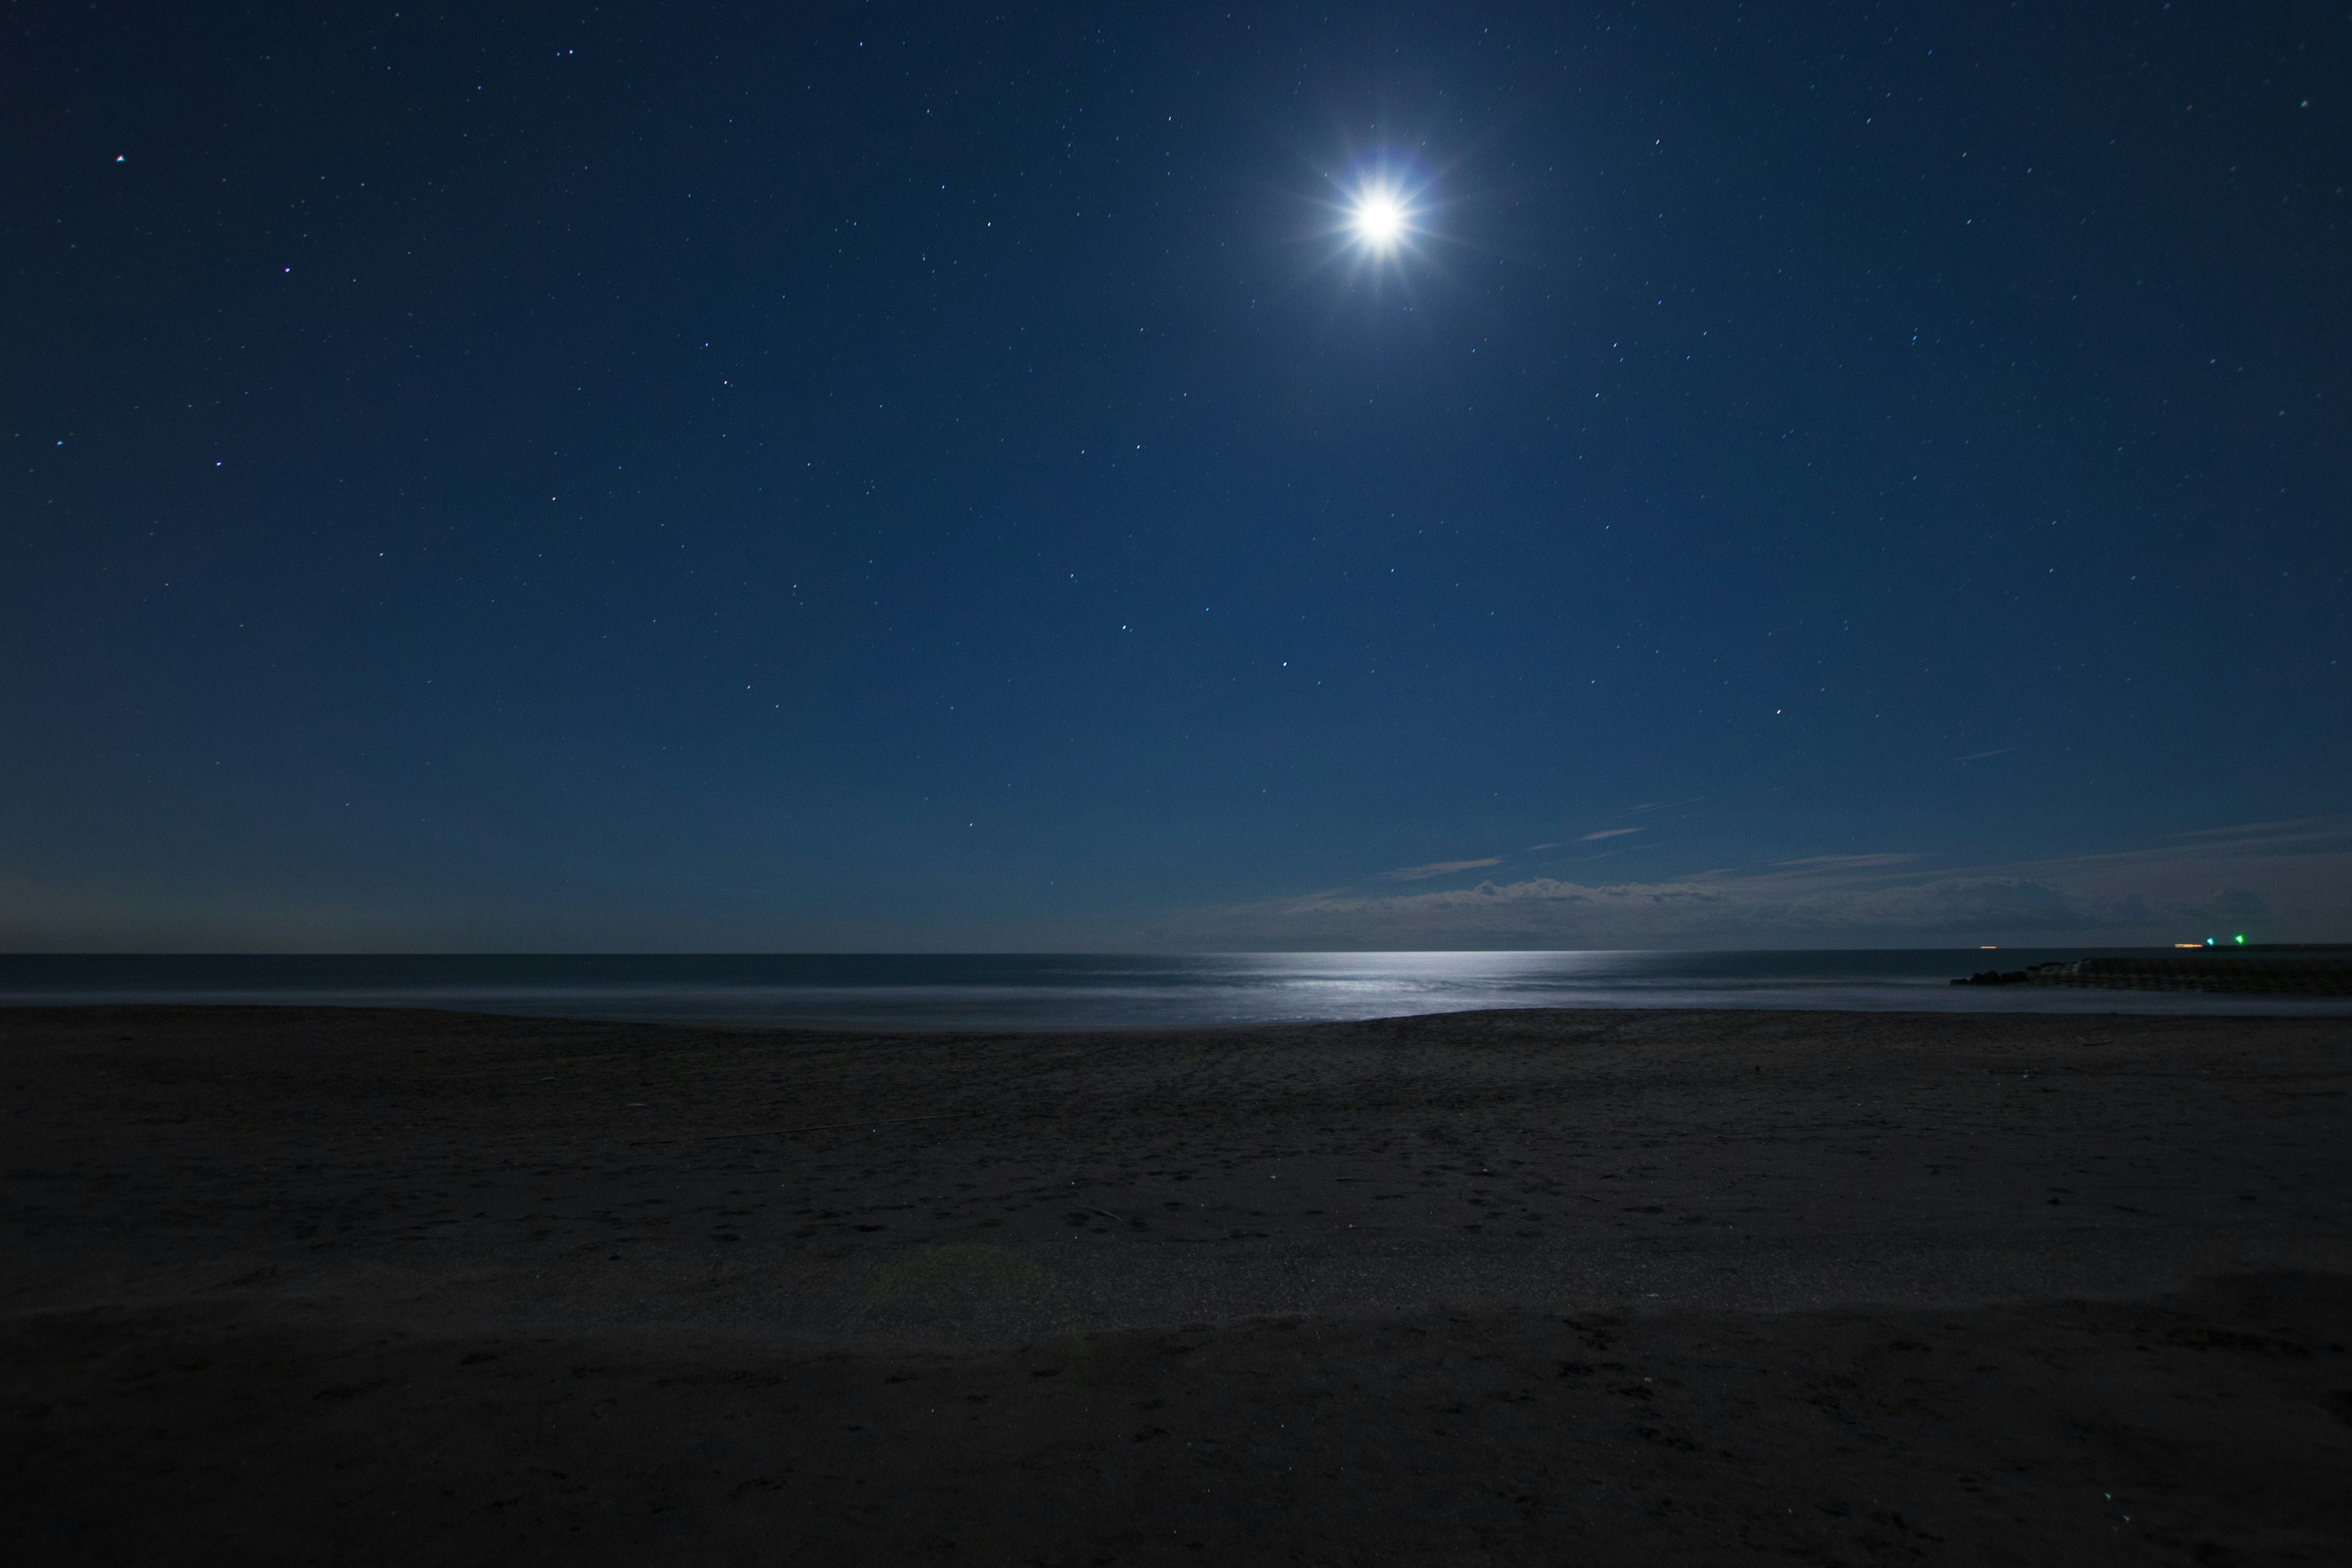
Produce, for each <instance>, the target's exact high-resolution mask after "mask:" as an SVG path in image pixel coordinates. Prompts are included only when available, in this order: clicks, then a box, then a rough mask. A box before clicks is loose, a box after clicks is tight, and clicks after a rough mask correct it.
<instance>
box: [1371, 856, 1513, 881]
mask: <svg viewBox="0 0 2352 1568" xmlns="http://www.w3.org/2000/svg"><path fill="white" fill-rule="evenodd" d="M1502 863H1503V858H1502V857H1501V856H1500V855H1489V856H1487V857H1486V858H1485V859H1484V860H1432V861H1431V862H1430V863H1429V864H1428V865H1426V866H1400V867H1398V868H1396V869H1395V870H1393V871H1383V872H1382V873H1381V879H1383V880H1385V881H1391V882H1418V881H1422V880H1423V879H1427V878H1430V877H1450V876H1452V875H1454V872H1456V871H1475V870H1479V869H1481V868H1485V867H1487V866H1499V865H1501V864H1502Z"/></svg>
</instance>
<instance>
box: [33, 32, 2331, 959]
mask: <svg viewBox="0 0 2352 1568" xmlns="http://www.w3.org/2000/svg"><path fill="white" fill-rule="evenodd" d="M948 9H949V8H944V7H929V8H918V7H905V6H898V7H892V6H883V5H856V6H839V7H834V8H830V9H827V8H824V7H814V6H803V7H774V6H761V5H739V6H704V5H664V6H658V7H656V6H643V7H637V6H619V7H605V8H601V9H591V8H586V7H580V6H572V7H566V8H554V7H529V6H516V7H501V8H499V11H498V14H496V15H478V14H476V13H474V12H472V11H459V12H455V13H443V12H439V11H436V10H434V9H431V8H413V7H409V6H405V5H404V6H403V7H401V8H400V9H398V10H394V9H390V8H383V7H361V8H357V9H353V8H350V7H332V8H316V9H309V10H305V9H277V10H271V9H268V8H255V9H253V10H251V11H248V12H245V13H241V14H230V13H227V12H224V11H221V10H219V9H217V8H205V7H198V8H186V7H183V8H178V9H176V10H174V9H171V8H166V7H157V6H150V7H123V6H112V5H98V6H94V7H88V8H80V7H68V6H62V5H59V6H45V5H20V6H16V7H13V8H12V9H11V10H10V12H9V14H8V17H7V22H8V25H9V26H10V28H11V30H12V32H13V35H14V36H13V37H12V38H11V40H10V43H9V46H8V48H7V50H6V51H5V63H0V72H4V73H5V86H6V91H5V95H0V114H5V122H6V126H7V139H8V144H9V145H10V146H11V148H12V149H15V150H16V152H15V153H14V154H13V155H12V156H11V158H10V159H9V160H8V161H7V163H6V165H5V169H0V192H5V199H0V219H4V220H5V237H6V244H5V255H6V268H7V278H8V286H7V289H6V295H7V299H6V303H5V307H0V322H4V323H5V325H0V331H5V338H0V363H5V378H0V395H5V410H0V418H5V423H0V436H5V438H6V440H7V442H8V446H7V454H8V456H9V458H10V461H9V462H8V463H7V465H6V468H5V478H0V529H5V546H6V553H5V563H6V564H5V572H0V661H5V662H4V663H0V722H5V735H6V736H7V738H8V743H7V744H6V745H5V747H0V803H5V812H0V942H6V943H7V944H8V945H13V946H16V947H20V948H26V947H29V948H49V947H89V946H97V947H108V946H127V947H163V948H176V949H204V948H212V947H231V948H235V947H263V948H301V947H356V948H371V947H406V948H419V947H421V948H428V949H430V948H466V947H491V948H527V949H537V948H566V947H589V948H631V949H660V948H753V949H757V948H844V947H848V948H859V947H896V946H914V947H923V946H956V947H992V946H1008V945H1009V946H1023V945H1046V946H1066V947H1076V946H1104V945H1109V946H1136V945H1160V944H1174V945H1208V946H1225V945H1249V946H1276V947H1280V946H1286V945H1341V946H1346V945H1375V946H1380V945H1424V944H1426V945H1460V944H1467V945H1480V944H1485V943H1490V942H1491V943H1497V944H1501V945H1515V946H1517V945H1537V946H1550V945H1651V944H1662V945H1679V944H1685V943H1702V944H1722V943H1729V944H1735V945H1756V946H1769V945H1796V944H1815V943H1823V942H1827V943H1832V944H1837V945H1861V944H1865V943H1872V942H1898V943H1908V942H1918V941H1929V940H1934V941H1945V940H1949V941H1963V942H1974V941H1979V940H1982V941H2018V940H2025V939H2026V938H2028V937H2030V936H2034V935H2037V934H2039V935H2044V936H2050V935H2058V936H2064V937H2066V938H2067V939H2069V940H2074V939H2076V938H2084V939H2087V938H2089V937H2092V936H2098V937H2104V938H2107V939H2113V940H2120V939H2123V938H2126V937H2129V938H2132V939H2135V940H2172V939H2173V938H2174V937H2176V936H2193V935H2199V934H2202V933H2201V930H2198V929H2190V928H2191V927H2192V926H2193V925H2194V923H2195V922H2196V921H2202V920H2209V919H2210V920H2231V921H2244V922H2252V926H2253V928H2254V929H2256V930H2258V931H2260V932H2261V933H2262V934H2264V935H2270V936H2274V937H2281V938H2292V937H2302V938H2311V937H2324V936H2339V935H2341V934H2342V930H2343V927H2344V925H2345V924H2346V923H2347V917H2352V892H2347V885H2352V878H2347V869H2352V854H2347V847H2352V835H2347V820H2352V818H2347V806H2348V805H2352V803H2347V785H2346V780H2347V773H2352V726H2347V704H2346V693H2347V686H2346V678H2347V668H2346V660H2347V658H2352V647H2347V642H2348V641H2352V638H2347V626H2352V618H2347V612H2346V608H2345V605H2346V603H2347V579H2352V545H2347V508H2346V502H2345V497H2346V495H2347V493H2352V475H2347V451H2352V446H2347V437H2352V430H2348V429H2347V421H2346V417H2345V411H2346V407H2347V399H2352V385H2348V384H2347V382H2352V375H2347V363H2352V357H2347V342H2352V332H2347V328H2352V268H2347V262H2352V244H2347V240H2352V205H2347V195H2346V191H2345V187H2346V185H2347V184H2352V157H2347V153H2352V134H2348V133H2347V132H2352V126H2347V113H2346V110H2347V105H2346V100H2345V99H2344V97H2343V94H2344V84H2345V83H2347V81H2352V20H2347V16H2346V15H2345V14H2344V13H2343V11H2342V10H2341V8H2340V7H2314V6H2294V5H2248V4H2232V5H2172V6H2166V5H2162V4H2161V3H2158V4H2154V5H2088V6H2066V7H2046V6H2045V7H2032V8H2024V7H2013V6H2007V5H1999V6H1996V5H1985V6H1977V7H1968V8H1960V9H1958V10H1955V11H1953V12H1951V13H1950V14H1946V15H1938V16H1926V15H1921V14H1918V13H1916V12H1915V11H1914V9H1913V8H1909V7H1901V6H1887V7H1880V6H1868V5H1790V6H1775V5H1744V6H1743V5H1729V4H1716V5H1684V6H1657V7H1647V6H1636V5H1622V6H1607V7H1602V8H1600V9H1581V10H1570V9H1559V8H1554V7H1549V6H1541V7H1537V6H1529V7H1523V8H1510V7H1488V8H1486V9H1479V8H1476V7H1472V8H1466V9H1465V8H1459V7H1450V6H1427V7H1420V8H1407V7H1390V8H1375V7H1333V8H1329V9H1330V15H1329V16H1328V18H1327V17H1326V16H1324V14H1323V12H1322V11H1321V10H1319V9H1315V8H1308V9H1297V8H1272V9H1264V8H1248V7H1241V8H1235V9H1234V10H1233V11H1231V12H1230V14H1228V13H1226V12H1224V11H1223V10H1218V9H1214V8H1209V9H1202V8H1192V7H1184V8H1171V9H1169V10H1166V11H1164V12H1150V11H1146V10H1143V9H1140V8H1134V7H1124V6H1122V7H1099V8H1096V9H1094V10H1091V11H1089V10H1085V9H1066V10H1037V11H1023V12H1017V13H1011V14H1007V15H1004V16H980V15H977V14H973V15H968V16H951V15H941V14H935V13H944V12H946V11H947V10H948ZM1382 173H1385V174H1388V175H1389V176H1391V177H1392V178H1396V179H1400V180H1402V181H1404V182H1406V183H1408V184H1411V185H1412V186H1413V187H1415V188H1417V189H1419V190H1420V193H1421V194H1420V195H1419V196H1418V197H1417V198H1416V221H1417V223H1418V224H1419V226H1420V227H1421V228H1422V230H1423V232H1422V233H1420V234H1418V235H1416V236H1414V237H1412V241H1411V243H1409V244H1408V245H1407V246H1405V247H1402V249H1400V250H1398V251H1397V252H1395V253H1393V254H1391V255H1388V256H1385V257H1383V256H1375V255H1370V254H1368V253H1367V252H1365V251H1364V250H1363V249H1362V248H1361V247H1359V246H1357V245H1356V244H1355V243H1354V241H1353V238H1352V237H1351V236H1350V235H1349V234H1348V233H1347V232H1345V230H1344V225H1343V223H1342V216H1343V215H1342V213H1341V211H1340V210H1339V209H1340V208H1342V207H1343V206H1344V205H1345V203H1346V202H1347V201H1348V200H1349V197H1350V196H1351V195H1352V193H1353V192H1354V191H1355V190H1356V189H1357V188H1358V186H1359V184H1360V183H1361V182H1362V181H1363V180H1364V179H1365V178H1366V177H1368V176H1378V175H1380V174H1382ZM1447 868H1452V869H1447ZM1498 911H1500V912H1498Z"/></svg>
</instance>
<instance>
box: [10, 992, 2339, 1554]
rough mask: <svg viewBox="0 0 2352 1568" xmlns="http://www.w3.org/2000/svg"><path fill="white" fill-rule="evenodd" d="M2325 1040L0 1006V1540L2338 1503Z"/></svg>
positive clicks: (1938, 1542)
mask: <svg viewBox="0 0 2352 1568" xmlns="http://www.w3.org/2000/svg"><path fill="white" fill-rule="evenodd" d="M2347 1047H2352V1021H2347V1020H2345V1019H2340V1018H2260V1019H2220V1018H2158V1017H2146V1016H2082V1015H2071V1016H2032V1015H2019V1016H1977V1015H1938V1016H1917V1015H1885V1014H1833V1013H1811V1014H1805V1013H1785V1012H1784V1013H1763V1012H1753V1013H1746V1012H1715V1013H1709V1012H1695V1011H1679V1012H1663V1011H1661V1012H1586V1013H1571V1012H1516V1013H1486V1014H1466V1015H1453V1016H1433V1017H1423V1018H1417V1019H1411V1020H1400V1021H1395V1022H1387V1023H1370V1024H1345V1025H1330V1026H1306V1027H1279V1028H1259V1029H1227V1030H1200V1031H1190V1032H1181V1033H1150V1032H1132V1033H1108V1034H1106V1033H1097V1034H1083V1035H1082V1034H1068V1035H1053V1034H1043V1035H1033V1036H1025V1037H1024V1036H1011V1035H948V1034H923V1035H898V1036H891V1035H880V1034H846V1033H841V1032H828V1031H822V1030H813V1029H778V1028H749V1027H738V1028H729V1027H715V1026H699V1027H684V1026H647V1025H634V1024H632V1025H621V1024H598V1023H585V1022H567V1021H548V1020H536V1019H516V1018H499V1017H487V1016H467V1015H459V1014H440V1013H426V1012H390V1011H385V1012H369V1011H360V1010H335V1009H316V1010H310V1009H292V1008H287V1009H261V1008H251V1009H243V1008H59V1009H36V1008H20V1009H10V1010H5V1011H0V1082H5V1091H6V1092H5V1112H4V1113H5V1123H0V1126H5V1173H6V1182H7V1194H8V1196H7V1204H6V1205H5V1220H4V1221H0V1224H5V1240H6V1247H5V1254H0V1292H4V1293H5V1294H0V1307H5V1331H0V1363H5V1373H0V1375H5V1380H6V1384H7V1390H6V1399H5V1404H0V1431H5V1458H0V1474H5V1477H6V1487H7V1497H8V1506H7V1508H6V1509H5V1511H4V1512H0V1542H5V1545H6V1547H7V1550H8V1553H9V1555H10V1558H11V1560H13V1561H17V1562H24V1563H65V1562H74V1563H88V1562H154V1561H175V1562H181V1561H237V1562H255V1561H298V1560H299V1561H324V1560H334V1561H347V1562H362V1563H449V1562H492V1561H498V1562H539V1561H546V1562H557V1561H562V1562H615V1563H619V1562H630V1563H641V1562H647V1561H678V1562H704V1561H720V1562H731V1561H738V1560H745V1561H748V1560H751V1559H754V1558H757V1559H759V1560H761V1561H774V1560H777V1559H779V1558H782V1559H783V1560H788V1561H790V1560H799V1561H808V1562H822V1563H835V1562H873V1563H900V1562H959V1561H961V1562H971V1563H999V1562H1003V1563H1033V1562H1034V1563H1054V1564H1059V1563H1178V1562H1181V1563H1212V1562H1221V1561H1233V1562H1274V1561H1283V1562H1290V1561H1299V1562H1333V1563H1391V1562H1393V1563H1517V1562H1556V1561H1580V1562H1597V1563H1620V1562H1622V1563H1653V1562H1654V1563H1688V1562H1720V1561H1734V1560H1742V1559H1745V1558H1750V1557H1752V1558H1755V1559H1757V1560H1767V1559H1769V1560H1775V1561H1785V1560H1793V1561H1798V1562H1819V1563H1876V1562H1888V1563H1893V1562H1905V1563H1910V1562H1937V1563H1941V1562H1969V1563H1978V1562H1981V1563H2037V1562H2046V1563H2170V1562H2179V1563H2326V1562H2343V1561H2347V1560H2352V1505H2347V1501H2346V1496H2345V1494H2346V1492H2347V1489H2346V1488H2345V1486H2344V1484H2343V1479H2344V1477H2345V1476H2346V1475H2347V1474H2352V1353H2347V1345H2352V1049H2348V1048H2347Z"/></svg>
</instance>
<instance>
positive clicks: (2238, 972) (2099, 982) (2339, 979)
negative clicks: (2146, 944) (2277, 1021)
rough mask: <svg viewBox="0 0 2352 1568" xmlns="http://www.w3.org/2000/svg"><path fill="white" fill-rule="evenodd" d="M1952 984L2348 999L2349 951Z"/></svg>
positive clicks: (2351, 990) (2175, 961)
mask: <svg viewBox="0 0 2352 1568" xmlns="http://www.w3.org/2000/svg"><path fill="white" fill-rule="evenodd" d="M1952 984H1955V985H2057V986H2067V987H2074V988H2095V989H2106V990H2118V991H2202V992H2209V993H2213V994H2227V995H2238V996H2352V947H2337V948H2311V949H2300V950H2291V951H2287V952H2228V953H2182V954H2180V955H2179V956H2177V957H2176V956H2172V955H2166V956H2162V957H2155V958H2138V957H2134V958H2078V959H2076V960H2074V962H2073V963H2037V964H2034V965H2032V967H2031V968H2027V969H2012V970H2009V971H2007V972H2005V973H2004V972H2002V971H2000V970H1992V969H1988V970H1985V971H1983V972H1981V973H1976V974H1971V975H1969V976H1968V977H1967V978H1965V979H1961V980H1955V981H1953V982H1952Z"/></svg>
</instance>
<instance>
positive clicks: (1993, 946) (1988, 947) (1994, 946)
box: [1977, 942, 2000, 952]
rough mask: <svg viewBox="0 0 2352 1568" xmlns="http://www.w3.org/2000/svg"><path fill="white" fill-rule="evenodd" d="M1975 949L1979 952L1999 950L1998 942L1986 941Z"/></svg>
mask: <svg viewBox="0 0 2352 1568" xmlns="http://www.w3.org/2000/svg"><path fill="white" fill-rule="evenodd" d="M1977 951H1978V952H2000V943H1999V942H1985V943H1983V944H1981V945H1980V946H1979V947H1978V949H1977Z"/></svg>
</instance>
